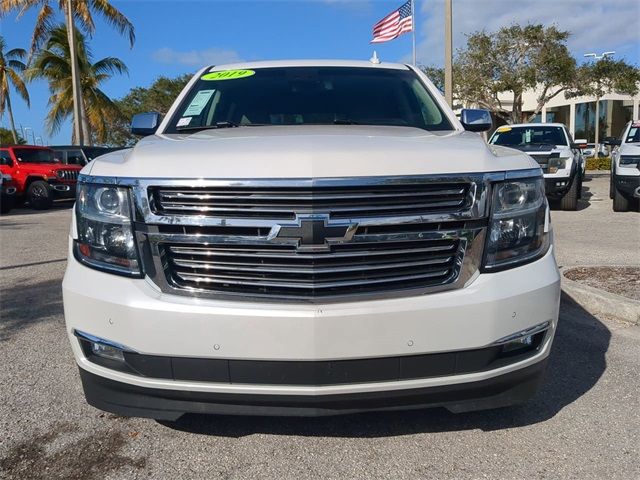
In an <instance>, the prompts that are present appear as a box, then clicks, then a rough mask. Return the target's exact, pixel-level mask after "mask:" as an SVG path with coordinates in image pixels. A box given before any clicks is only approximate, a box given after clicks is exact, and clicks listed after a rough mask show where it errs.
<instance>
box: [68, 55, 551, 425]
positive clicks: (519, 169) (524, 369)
mask: <svg viewBox="0 0 640 480" xmlns="http://www.w3.org/2000/svg"><path fill="white" fill-rule="evenodd" d="M490 127H491V119H490V116H489V114H488V112H486V111H483V110H465V111H463V113H462V122H460V121H458V120H457V119H456V117H455V115H454V114H453V112H452V111H451V109H450V108H449V107H448V106H447V105H446V103H445V102H444V99H443V98H442V96H441V95H440V93H439V92H438V90H437V89H436V88H435V87H434V86H433V84H432V83H431V82H430V81H429V80H428V79H427V78H426V77H425V76H424V75H423V74H422V73H421V72H420V71H418V70H416V69H415V68H413V67H411V66H407V65H400V64H388V63H381V64H372V63H369V62H355V61H288V62H255V63H244V64H236V65H227V66H216V67H207V68H205V69H203V70H201V71H200V72H198V73H197V74H196V75H195V76H194V77H193V79H192V80H191V81H190V83H189V84H188V85H187V86H186V87H185V89H184V91H183V92H182V93H181V94H180V96H179V97H178V98H177V100H176V102H175V103H174V105H173V107H172V108H171V110H170V111H169V112H168V115H167V116H166V118H164V119H163V120H161V121H160V119H159V116H158V115H157V114H145V115H142V116H138V117H136V118H135V119H134V121H133V131H134V132H135V133H138V134H147V135H149V136H148V137H147V138H144V139H143V140H141V141H140V142H139V143H138V144H137V145H136V146H135V147H134V148H133V149H130V150H123V151H118V152H114V153H111V154H108V155H105V156H102V157H99V158H97V159H96V160H94V161H93V162H91V163H90V164H89V165H87V166H86V167H85V168H84V169H83V171H82V175H81V178H80V181H79V186H78V197H77V202H76V208H75V210H74V219H73V224H72V230H71V234H70V238H69V262H68V266H67V271H66V274H65V278H64V283H63V293H64V309H65V318H66V324H67V329H68V333H69V339H70V341H71V346H72V348H73V352H74V355H75V358H76V361H77V363H78V365H79V367H80V376H81V378H82V383H83V387H84V391H85V395H86V398H87V400H88V402H89V403H90V404H92V405H94V406H96V407H98V408H100V409H103V410H106V411H110V412H115V413H118V414H123V415H134V416H146V417H153V418H158V419H168V420H174V419H177V418H178V417H180V416H181V415H183V414H184V413H186V412H199V413H223V414H248V415H329V414H338V413H349V412H354V411H360V410H384V409H398V408H416V407H426V406H436V405H437V406H445V407H447V408H448V409H450V410H451V411H455V412H460V411H466V410H475V409H484V408H495V407H502V406H505V405H511V404H514V403H519V402H523V401H525V400H526V399H528V398H529V397H531V396H532V395H533V394H534V392H535V391H536V389H537V388H538V386H539V385H540V382H541V380H542V378H543V372H544V368H545V364H546V362H547V357H548V355H549V351H550V349H551V343H552V340H553V336H554V332H555V329H556V324H557V320H558V306H559V300H560V276H559V273H558V269H557V266H556V262H555V258H554V253H553V242H552V232H551V226H550V221H549V212H548V205H547V201H546V198H545V195H544V183H543V182H544V180H543V177H542V172H541V170H540V167H539V166H538V164H537V163H536V162H534V161H533V160H532V159H531V158H530V157H529V156H527V155H526V154H524V153H522V152H518V151H515V150H512V149H507V148H502V147H491V148H490V147H488V146H487V145H486V143H485V142H484V141H483V140H482V138H481V137H480V136H479V135H478V134H476V133H471V132H469V131H465V129H466V130H471V131H484V130H486V129H488V128H490Z"/></svg>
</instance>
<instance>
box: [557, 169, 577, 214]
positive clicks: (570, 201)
mask: <svg viewBox="0 0 640 480" xmlns="http://www.w3.org/2000/svg"><path fill="white" fill-rule="evenodd" d="M579 183H580V179H579V178H578V177H577V176H576V178H574V179H573V182H571V188H569V191H568V192H567V193H565V194H564V197H562V198H561V199H560V209H562V210H577V209H578V186H579Z"/></svg>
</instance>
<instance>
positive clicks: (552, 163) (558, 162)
mask: <svg viewBox="0 0 640 480" xmlns="http://www.w3.org/2000/svg"><path fill="white" fill-rule="evenodd" d="M564 168H567V159H566V158H559V157H556V158H550V159H549V173H556V172H557V171H558V170H562V169H564Z"/></svg>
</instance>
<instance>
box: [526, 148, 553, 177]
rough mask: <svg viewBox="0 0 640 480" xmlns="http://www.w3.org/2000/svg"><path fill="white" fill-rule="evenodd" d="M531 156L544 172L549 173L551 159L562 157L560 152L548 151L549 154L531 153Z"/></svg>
mask: <svg viewBox="0 0 640 480" xmlns="http://www.w3.org/2000/svg"><path fill="white" fill-rule="evenodd" d="M529 155H531V158H533V159H534V160H535V161H536V162H538V164H539V165H540V168H541V169H542V173H549V160H550V159H552V158H560V153H559V152H556V153H548V154H531V153H529Z"/></svg>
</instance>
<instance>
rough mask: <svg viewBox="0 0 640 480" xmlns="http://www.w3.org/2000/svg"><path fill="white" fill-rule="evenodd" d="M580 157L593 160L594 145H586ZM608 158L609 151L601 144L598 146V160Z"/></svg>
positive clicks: (594, 153) (594, 154)
mask: <svg viewBox="0 0 640 480" xmlns="http://www.w3.org/2000/svg"><path fill="white" fill-rule="evenodd" d="M582 156H583V157H584V158H585V159H589V158H594V157H595V156H596V144H595V143H587V144H586V146H585V147H584V148H583V149H582ZM608 156H609V149H608V148H607V146H606V145H605V144H604V143H601V144H600V145H599V146H598V158H605V157H608Z"/></svg>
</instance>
